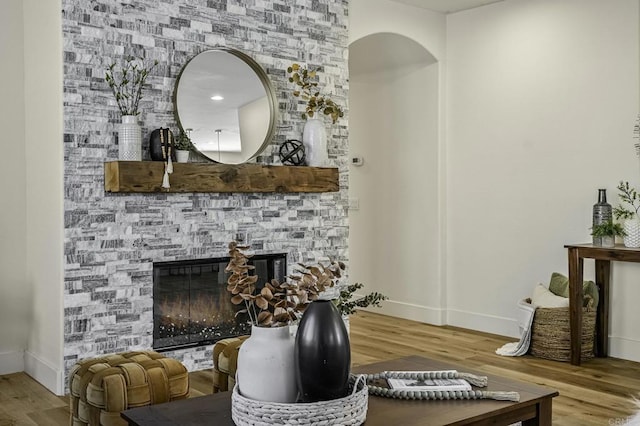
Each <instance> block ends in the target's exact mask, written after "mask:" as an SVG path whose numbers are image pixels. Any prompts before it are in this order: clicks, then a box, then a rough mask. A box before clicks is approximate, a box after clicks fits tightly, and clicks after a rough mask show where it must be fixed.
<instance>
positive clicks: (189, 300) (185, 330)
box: [153, 253, 287, 351]
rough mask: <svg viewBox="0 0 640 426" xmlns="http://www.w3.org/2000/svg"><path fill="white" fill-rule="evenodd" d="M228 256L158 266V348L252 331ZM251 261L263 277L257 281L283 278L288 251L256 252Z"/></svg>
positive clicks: (190, 344)
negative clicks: (231, 285) (232, 285)
mask: <svg viewBox="0 0 640 426" xmlns="http://www.w3.org/2000/svg"><path fill="white" fill-rule="evenodd" d="M228 263H229V258H228V257H223V258H216V259H203V260H187V261H177V262H158V263H154V264H153V348H154V349H155V350H159V351H162V350H172V349H177V348H185V347H193V346H201V345H209V344H212V343H215V342H216V341H218V340H220V339H224V338H227V337H232V336H240V335H244V334H249V333H250V332H251V324H249V322H248V316H247V315H246V314H239V315H236V314H237V312H238V311H240V310H242V309H244V305H234V304H232V303H231V295H230V293H229V292H228V291H227V279H228V277H229V275H230V274H228V273H226V272H225V271H224V269H225V267H226V266H227V264H228ZM250 264H252V265H253V266H255V269H254V270H253V271H252V272H251V273H252V274H256V275H258V277H259V278H258V282H257V283H256V285H257V286H258V288H261V287H262V286H263V285H264V283H265V282H267V281H271V280H272V279H276V280H278V281H280V282H282V281H284V280H285V278H286V273H287V255H286V254H284V253H279V254H266V255H255V256H253V257H252V258H251V261H250Z"/></svg>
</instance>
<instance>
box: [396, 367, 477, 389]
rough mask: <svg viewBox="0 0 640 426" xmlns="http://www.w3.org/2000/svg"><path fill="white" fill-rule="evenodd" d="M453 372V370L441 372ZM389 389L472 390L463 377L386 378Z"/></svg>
mask: <svg viewBox="0 0 640 426" xmlns="http://www.w3.org/2000/svg"><path fill="white" fill-rule="evenodd" d="M449 372H453V373H455V372H456V371H455V370H451V371H449V370H447V371H442V373H449ZM385 373H411V371H385ZM387 383H388V384H389V387H390V388H391V389H398V390H412V391H464V390H472V388H471V384H470V383H469V382H467V381H466V380H464V379H425V380H416V379H387Z"/></svg>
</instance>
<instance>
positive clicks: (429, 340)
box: [0, 312, 640, 426]
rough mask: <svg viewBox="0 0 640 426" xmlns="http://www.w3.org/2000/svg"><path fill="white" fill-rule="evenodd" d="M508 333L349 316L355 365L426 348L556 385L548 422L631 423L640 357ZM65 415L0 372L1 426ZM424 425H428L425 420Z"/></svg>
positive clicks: (198, 388) (197, 381)
mask: <svg viewBox="0 0 640 426" xmlns="http://www.w3.org/2000/svg"><path fill="white" fill-rule="evenodd" d="M512 340H513V339H507V338H504V337H500V336H495V335H490V334H486V333H480V332H475V331H469V330H463V329H459V328H455V327H447V326H445V327H435V326H430V325H425V324H421V323H417V322H413V321H407V320H402V319H398V318H392V317H387V316H383V315H379V314H374V313H370V312H359V313H358V314H356V315H354V316H352V317H351V345H352V351H351V353H352V361H353V363H354V364H356V365H358V364H366V363H370V362H376V361H383V360H388V359H393V358H398V357H402V356H406V355H414V354H417V355H425V356H428V357H430V358H434V359H438V360H442V361H449V362H455V363H456V364H459V365H461V366H464V367H468V368H469V369H474V370H477V371H482V372H486V373H493V374H498V375H501V376H505V377H509V378H513V379H517V380H523V381H527V382H531V383H536V384H539V385H544V386H548V387H551V388H554V389H557V390H558V391H559V392H560V396H559V397H557V398H555V399H554V401H553V424H554V425H576V426H578V425H580V426H587V425H629V424H630V423H628V422H627V417H628V416H629V415H631V414H632V413H633V412H634V411H635V408H634V403H633V400H632V398H633V397H634V396H635V397H638V398H640V363H635V362H631V361H624V360H620V359H615V358H598V359H594V360H590V361H586V362H583V363H582V365H581V366H579V367H576V366H572V365H570V364H569V363H562V362H554V361H546V360H542V359H538V358H534V357H531V356H524V357H501V356H498V355H496V354H495V353H494V351H495V349H496V348H498V347H499V346H502V345H503V344H504V343H506V342H507V341H512ZM189 376H190V386H191V390H192V394H193V395H194V396H196V395H202V394H207V393H210V392H211V384H212V378H211V371H210V370H205V371H197V372H193V373H190V375H189ZM425 403H428V402H425ZM68 419H69V411H68V398H66V397H58V396H56V395H54V394H52V393H51V392H49V391H48V390H47V389H45V388H44V387H43V386H41V385H40V384H38V383H37V382H35V381H34V380H33V379H31V378H30V377H29V376H27V375H26V374H24V373H16V374H10V375H5V376H0V426H9V425H43V426H57V425H67V424H68V422H69V420H68ZM425 425H429V422H428V420H425ZM429 426H432V425H429Z"/></svg>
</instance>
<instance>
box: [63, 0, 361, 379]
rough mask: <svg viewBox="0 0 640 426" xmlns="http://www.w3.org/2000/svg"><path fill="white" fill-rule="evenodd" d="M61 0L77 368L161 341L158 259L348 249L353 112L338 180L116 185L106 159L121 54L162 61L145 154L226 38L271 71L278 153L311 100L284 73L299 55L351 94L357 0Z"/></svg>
mask: <svg viewBox="0 0 640 426" xmlns="http://www.w3.org/2000/svg"><path fill="white" fill-rule="evenodd" d="M62 9H63V10H62V24H63V49H64V110H63V112H64V133H65V134H64V197H65V201H64V215H65V229H64V256H65V258H64V295H63V297H64V302H63V303H64V347H63V357H64V364H65V369H66V370H68V369H69V368H70V367H71V366H72V365H73V364H74V363H75V362H76V361H77V360H78V359H80V358H85V357H92V356H98V355H101V354H107V353H114V352H121V351H127V350H142V349H150V348H152V347H153V346H154V326H153V317H154V303H155V302H154V297H153V295H154V289H153V282H154V264H161V263H165V264H167V265H169V264H170V262H178V261H179V262H191V261H195V260H198V259H220V258H224V257H226V256H227V255H228V253H227V245H228V243H229V242H230V241H232V240H242V241H244V242H245V243H246V244H248V245H250V246H251V249H252V251H253V252H254V253H255V254H256V255H270V254H276V253H284V254H286V256H287V262H288V264H289V265H290V266H289V267H288V268H290V267H291V265H295V263H297V262H303V263H315V262H319V261H321V262H326V261H328V259H333V260H341V261H343V262H348V247H347V246H348V220H347V215H348V179H349V177H348V161H347V153H348V112H347V115H345V117H344V118H342V119H341V120H340V121H339V122H338V123H337V124H335V125H333V126H331V128H330V129H329V127H328V128H327V133H328V135H329V138H328V149H329V161H330V163H331V165H332V166H334V167H338V169H339V173H340V191H339V192H332V193H319V194H309V193H307V194H301V193H267V194H255V193H248V194H240V193H225V194H221V193H180V194H178V193H152V194H110V193H105V190H104V162H105V161H112V160H116V159H117V156H118V146H117V144H116V133H117V123H118V122H120V114H119V113H118V109H117V106H116V105H115V101H114V99H113V96H112V94H111V93H110V91H109V88H108V86H107V84H106V83H105V81H104V71H105V67H106V66H107V65H108V64H109V63H111V62H112V61H114V60H115V59H119V58H122V57H123V56H129V55H131V56H135V57H144V58H145V59H148V60H158V62H159V65H158V67H156V69H155V70H154V72H153V73H152V75H150V76H149V78H148V79H147V82H148V86H147V87H145V89H144V97H143V99H142V101H141V103H140V111H141V114H140V116H139V120H140V123H141V124H142V126H143V130H142V134H143V160H149V154H148V150H147V147H148V142H147V141H148V138H149V135H150V133H151V132H152V131H153V130H154V129H157V128H160V127H165V128H166V127H170V128H171V129H172V130H173V131H174V132H177V131H178V129H177V125H176V120H175V117H174V114H173V104H172V96H173V87H174V83H175V79H176V77H177V75H178V73H179V71H180V69H181V68H182V66H183V65H184V64H185V63H187V61H188V60H189V59H191V58H192V57H193V56H195V55H196V54H197V53H199V52H201V51H203V50H205V49H209V48H212V47H215V46H228V47H232V48H235V49H238V50H241V51H243V52H244V53H246V54H247V55H249V56H251V57H252V58H253V59H254V60H255V61H256V62H257V63H258V64H260V66H262V68H263V69H265V71H266V72H267V75H268V76H269V78H270V79H271V81H272V83H273V85H274V87H275V92H276V96H277V101H278V106H279V111H278V112H279V118H278V121H277V123H276V134H275V137H274V139H273V141H272V143H271V144H270V145H269V146H268V147H267V148H266V150H265V151H264V152H263V153H262V154H260V156H259V157H258V158H256V159H255V160H252V161H255V162H258V163H260V164H276V165H277V164H279V157H278V149H279V146H280V144H282V143H283V142H285V140H287V139H300V138H301V134H302V128H303V125H304V122H303V119H302V118H301V116H300V114H301V112H302V111H303V105H302V104H298V103H297V99H296V98H295V97H293V96H292V94H291V86H290V84H289V82H288V80H287V77H286V69H287V67H288V66H289V65H290V64H291V63H292V62H298V63H303V64H306V65H308V66H310V67H312V68H321V69H322V76H323V81H322V84H323V85H324V87H325V88H326V89H327V91H328V92H330V93H331V94H332V99H334V100H335V101H336V102H338V103H340V104H341V105H344V106H346V105H347V95H348V67H347V60H346V58H347V57H348V55H347V43H348V18H347V14H348V1H347V0H345V1H334V0H296V1H293V2H290V1H286V2H282V1H278V0H265V1H260V2H237V1H230V0H229V1H227V0H210V1H205V0H178V1H171V2H170V1H164V0H136V1H135V2H124V1H119V0H102V1H99V2H87V1H84V0H83V1H80V0H62ZM328 126H329V125H328ZM218 272H219V271H218ZM291 272H293V271H292V270H287V273H291ZM213 273H214V272H213V271H212V272H211V274H213ZM165 355H166V356H170V357H173V358H176V359H178V360H180V361H182V362H183V363H184V364H185V366H187V368H188V369H189V370H200V369H205V368H210V367H211V366H212V345H211V344H204V345H201V346H190V347H186V348H182V349H170V350H167V352H165Z"/></svg>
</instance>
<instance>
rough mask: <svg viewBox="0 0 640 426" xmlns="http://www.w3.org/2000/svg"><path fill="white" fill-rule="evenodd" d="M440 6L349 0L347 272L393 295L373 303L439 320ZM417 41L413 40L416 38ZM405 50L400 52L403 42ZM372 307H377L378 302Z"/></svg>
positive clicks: (405, 314)
mask: <svg viewBox="0 0 640 426" xmlns="http://www.w3.org/2000/svg"><path fill="white" fill-rule="evenodd" d="M444 22H445V19H444V15H442V14H438V13H434V12H429V11H426V10H423V9H418V8H414V7H410V6H405V5H402V4H399V3H393V2H389V1H386V0H374V1H369V0H367V1H366V2H364V1H362V0H352V1H351V2H350V38H351V43H350V52H349V61H350V62H349V69H350V81H349V124H350V132H349V146H350V151H351V152H350V153H351V155H357V156H361V157H363V158H364V165H363V166H361V167H354V166H352V167H351V169H350V175H349V197H350V198H351V199H354V200H357V202H358V204H359V208H358V209H357V210H351V211H350V212H349V259H350V261H349V279H350V281H351V282H362V283H364V284H365V288H364V291H365V292H369V291H379V292H382V293H384V294H385V295H387V296H389V297H390V300H389V301H387V302H385V303H384V304H383V308H382V310H381V311H380V312H382V313H386V314H391V315H396V316H400V317H403V318H409V319H415V320H420V321H425V322H430V323H435V324H441V323H443V320H444V315H443V313H444V311H443V306H444V302H445V301H444V300H443V297H444V294H445V292H444V289H443V287H442V285H443V283H444V277H443V275H442V274H443V269H444V268H443V258H442V252H443V250H442V244H443V237H444V236H443V232H442V230H444V226H443V224H444V222H443V216H444V215H443V214H442V211H441V209H440V207H441V206H442V205H443V203H441V202H440V197H441V190H440V189H441V188H442V187H443V184H442V181H441V177H443V172H442V170H441V169H440V167H439V164H440V163H441V161H440V158H439V155H440V151H441V146H440V145H441V137H440V136H441V134H440V128H441V122H440V118H441V115H440V113H439V111H440V109H441V104H440V102H441V96H440V91H441V90H440V87H441V86H442V80H441V77H442V74H443V69H444V68H443V67H442V66H441V64H440V63H438V62H436V58H437V57H438V56H444V49H443V48H444V35H445V33H444ZM414 45H415V46H414ZM403 51H404V52H407V55H408V56H405V57H403V56H402V53H401V52H403ZM376 311H377V310H376Z"/></svg>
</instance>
